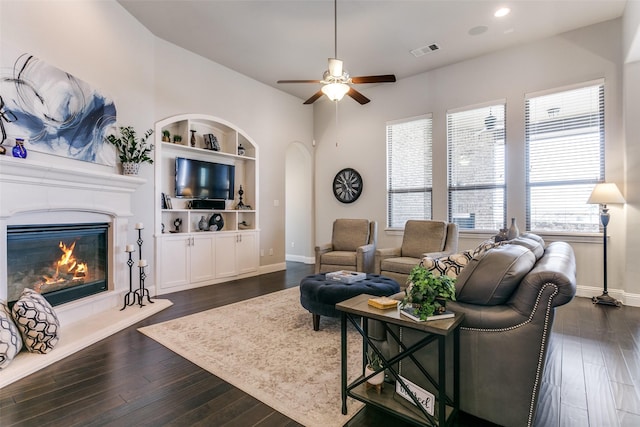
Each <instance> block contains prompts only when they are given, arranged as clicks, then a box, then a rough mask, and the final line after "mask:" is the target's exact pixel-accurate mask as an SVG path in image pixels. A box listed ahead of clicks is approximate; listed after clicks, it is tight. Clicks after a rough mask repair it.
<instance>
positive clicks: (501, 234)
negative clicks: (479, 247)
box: [493, 228, 509, 243]
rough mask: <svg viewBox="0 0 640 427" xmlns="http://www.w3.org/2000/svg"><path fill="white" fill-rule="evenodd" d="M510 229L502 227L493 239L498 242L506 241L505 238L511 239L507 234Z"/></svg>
mask: <svg viewBox="0 0 640 427" xmlns="http://www.w3.org/2000/svg"><path fill="white" fill-rule="evenodd" d="M508 231H509V230H507V229H506V228H501V229H500V232H498V234H496V235H495V236H493V241H494V242H496V243H498V242H504V241H505V240H509V237H508V236H507V232H508Z"/></svg>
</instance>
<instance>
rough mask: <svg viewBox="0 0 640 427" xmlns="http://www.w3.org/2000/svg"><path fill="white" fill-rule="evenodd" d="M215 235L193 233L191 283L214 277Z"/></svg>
mask: <svg viewBox="0 0 640 427" xmlns="http://www.w3.org/2000/svg"><path fill="white" fill-rule="evenodd" d="M215 251H216V247H215V236H213V235H212V234H209V233H207V234H204V233H203V234H202V235H195V236H193V237H192V238H191V254H190V255H191V283H198V282H204V281H206V280H211V279H214V278H215V271H216V270H215V267H216V264H215V253H216V252H215Z"/></svg>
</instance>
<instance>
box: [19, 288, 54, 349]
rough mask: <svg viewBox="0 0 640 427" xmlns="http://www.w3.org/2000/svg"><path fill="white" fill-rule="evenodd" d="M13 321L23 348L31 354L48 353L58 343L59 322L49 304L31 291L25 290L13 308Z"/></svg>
mask: <svg viewBox="0 0 640 427" xmlns="http://www.w3.org/2000/svg"><path fill="white" fill-rule="evenodd" d="M12 313H13V319H14V320H15V321H16V325H17V326H18V329H19V330H20V333H21V334H22V340H23V341H24V346H25V347H26V348H27V350H29V351H30V352H32V353H42V354H45V353H48V352H50V351H51V350H52V349H53V347H55V345H56V344H57V343H58V339H59V336H58V334H59V332H60V321H59V320H58V316H56V313H55V312H54V311H53V308H52V307H51V304H49V302H48V301H47V300H46V299H45V298H44V297H43V296H42V295H40V294H39V293H37V292H36V291H34V290H33V289H25V290H24V291H22V295H20V298H19V299H18V301H16V303H15V304H14V306H13V309H12Z"/></svg>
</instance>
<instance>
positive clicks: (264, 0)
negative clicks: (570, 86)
mask: <svg viewBox="0 0 640 427" xmlns="http://www.w3.org/2000/svg"><path fill="white" fill-rule="evenodd" d="M118 1H119V3H120V4H121V5H122V6H123V7H124V8H125V9H127V10H128V11H129V12H130V13H131V14H132V15H133V16H134V17H135V18H136V19H138V20H139V21H140V22H141V23H142V24H143V25H144V26H145V27H147V28H148V29H149V30H150V31H151V32H152V33H153V34H154V35H156V36H157V37H159V38H161V39H164V40H167V41H169V42H171V43H173V44H176V45H178V46H181V47H183V48H184V49H187V50H189V51H191V52H194V53H196V54H198V55H201V56H203V57H206V58H209V59H211V60H212V61H215V62H217V63H219V64H222V65H224V66H226V67H228V68H230V69H232V70H234V71H237V72H239V73H241V74H244V75H246V76H249V77H251V78H253V79H255V80H258V81H261V82H263V83H265V84H267V85H270V86H273V87H277V88H278V89H280V90H283V91H285V92H288V93H290V94H292V95H295V96H297V97H299V98H301V99H306V98H308V97H309V96H310V95H311V94H313V93H314V92H315V91H317V90H318V89H319V85H312V84H280V85H279V84H277V83H276V81H277V80H280V79H321V78H322V73H323V72H324V70H326V69H327V58H330V57H333V56H334V47H335V46H334V2H333V0H287V1H272V0H240V1H239V0H197V1H194V0H144V1H142V0H118ZM626 2H627V1H626V0H559V1H557V0H556V1H547V0H510V1H509V0H507V1H494V0H423V1H418V0H410V1H403V0H389V1H375V0H338V2H337V54H338V58H340V59H342V60H343V61H344V66H345V69H346V70H348V71H349V72H350V74H351V75H352V76H361V75H377V74H395V75H396V76H397V78H398V79H402V78H405V77H408V76H411V75H415V74H419V73H423V72H425V71H428V70H432V69H435V68H438V67H442V66H444V65H448V64H452V63H455V62H459V61H463V60H465V59H469V58H472V57H475V56H479V55H484V54H487V53H489V52H493V51H497V50H500V49H504V48H507V47H511V46H515V45H518V44H522V43H527V42H531V41H534V40H537V39H541V38H545V37H549V36H552V35H556V34H560V33H563V32H566V31H571V30H574V29H577V28H580V27H584V26H587V25H591V24H595V23H598V22H604V21H608V20H611V19H615V18H618V17H620V16H622V14H623V12H624V8H625V4H626ZM503 6H507V7H509V8H510V9H511V13H510V14H508V15H507V16H505V17H503V18H496V17H494V12H495V11H496V10H497V9H498V8H500V7H503ZM430 45H437V47H438V49H437V50H434V51H432V50H431V49H428V48H426V47H427V46H430ZM420 48H424V49H422V50H423V52H427V53H425V54H424V55H422V56H418V57H416V56H415V55H413V54H412V53H411V51H412V50H415V49H420ZM358 90H361V91H362V92H363V93H365V94H366V85H359V86H358Z"/></svg>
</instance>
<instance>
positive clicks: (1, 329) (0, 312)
mask: <svg viewBox="0 0 640 427" xmlns="http://www.w3.org/2000/svg"><path fill="white" fill-rule="evenodd" d="M20 350H22V337H21V336H20V331H19V330H18V327H17V326H16V324H15V323H14V322H13V317H12V316H11V312H10V311H9V307H7V302H6V301H2V300H0V369H2V368H4V367H6V366H8V365H9V363H11V361H12V360H13V358H14V357H16V355H17V354H18V353H19V352H20Z"/></svg>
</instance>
